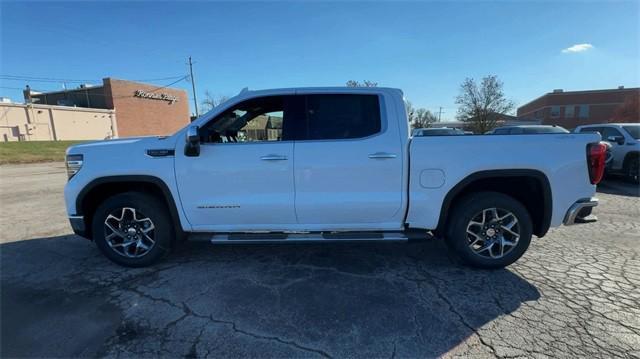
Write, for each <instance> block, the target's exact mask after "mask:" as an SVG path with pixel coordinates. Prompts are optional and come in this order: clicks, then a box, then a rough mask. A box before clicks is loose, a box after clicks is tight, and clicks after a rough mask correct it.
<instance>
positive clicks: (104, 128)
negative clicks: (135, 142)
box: [0, 102, 118, 142]
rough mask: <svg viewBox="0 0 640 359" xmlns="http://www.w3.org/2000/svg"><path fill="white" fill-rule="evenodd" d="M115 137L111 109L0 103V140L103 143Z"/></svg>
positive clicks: (114, 116)
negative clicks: (95, 141) (102, 141)
mask: <svg viewBox="0 0 640 359" xmlns="http://www.w3.org/2000/svg"><path fill="white" fill-rule="evenodd" d="M117 136H118V128H117V123H116V114H115V111H114V110H108V109H97V108H81V107H69V106H52V105H36V104H15V103H2V102H0V141H1V142H8V141H65V140H103V139H108V138H113V137H117Z"/></svg>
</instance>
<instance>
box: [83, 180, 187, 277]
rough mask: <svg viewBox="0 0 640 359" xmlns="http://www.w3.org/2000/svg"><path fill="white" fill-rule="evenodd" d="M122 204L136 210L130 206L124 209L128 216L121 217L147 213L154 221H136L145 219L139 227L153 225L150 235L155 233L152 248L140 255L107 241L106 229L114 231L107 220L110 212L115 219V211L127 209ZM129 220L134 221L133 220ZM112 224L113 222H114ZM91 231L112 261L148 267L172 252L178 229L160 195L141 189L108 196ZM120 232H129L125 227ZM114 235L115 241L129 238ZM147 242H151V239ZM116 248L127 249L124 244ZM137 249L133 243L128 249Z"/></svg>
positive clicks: (122, 216) (97, 210) (127, 265)
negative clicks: (175, 227) (146, 192)
mask: <svg viewBox="0 0 640 359" xmlns="http://www.w3.org/2000/svg"><path fill="white" fill-rule="evenodd" d="M123 208H132V209H134V210H135V212H132V211H130V210H129V209H127V210H125V212H126V216H125V215H121V216H120V217H121V218H125V217H129V218H131V213H135V215H134V216H138V218H141V217H142V216H144V217H145V218H147V219H149V220H150V221H151V223H147V221H142V222H137V223H142V224H141V225H140V227H142V226H144V225H146V226H148V227H151V226H152V227H153V229H152V230H150V231H149V233H148V235H149V236H150V237H151V236H152V239H153V240H154V241H155V242H154V243H153V245H150V249H149V250H148V251H147V252H146V253H145V254H142V255H141V256H139V257H129V256H126V255H125V253H119V252H118V251H117V250H116V249H114V248H112V247H111V246H110V245H109V243H107V239H106V237H107V232H113V231H111V230H110V229H109V228H108V227H107V225H106V224H105V220H107V217H109V215H110V214H111V215H112V217H110V218H111V219H112V220H114V219H113V216H114V215H115V216H116V217H117V216H118V213H124V212H123V211H122V209H123ZM127 222H128V223H129V224H131V223H133V222H134V221H127ZM137 223H136V224H137ZM111 224H112V225H113V223H111ZM141 229H142V228H141ZM92 233H93V239H94V241H95V242H96V245H97V246H98V249H100V251H101V252H102V253H103V254H104V255H105V256H106V257H107V258H109V259H110V260H111V261H113V262H115V263H117V264H120V265H122V266H126V267H146V266H149V265H151V264H153V263H156V262H157V261H158V260H160V259H161V258H163V257H164V256H165V255H167V254H168V253H169V251H170V249H171V244H172V243H173V241H174V239H175V238H174V237H175V230H174V228H173V223H172V221H171V217H170V215H169V212H168V210H167V207H166V206H165V204H164V203H163V202H162V201H161V200H160V199H158V198H157V197H154V196H152V195H149V194H145V193H140V192H126V193H121V194H117V195H114V196H113V197H110V198H108V199H106V200H105V201H104V202H103V203H102V204H100V206H98V208H97V209H96V211H95V213H94V215H93V222H92ZM119 233H122V234H127V233H128V232H127V231H126V230H125V229H124V228H123V229H122V230H121V231H120V232H119ZM109 234H111V233H109ZM134 235H135V233H134ZM140 236H142V234H140ZM112 237H113V238H114V241H118V240H121V241H125V240H126V239H124V238H123V239H120V238H122V237H119V236H112ZM136 238H137V237H136ZM146 243H147V244H148V243H150V242H146ZM117 248H119V249H120V250H121V251H123V252H124V249H123V248H124V247H123V246H120V247H117ZM127 248H131V247H127ZM138 250H139V248H135V246H134V247H133V249H131V250H127V253H129V255H131V253H130V252H131V251H138ZM136 253H137V252H136Z"/></svg>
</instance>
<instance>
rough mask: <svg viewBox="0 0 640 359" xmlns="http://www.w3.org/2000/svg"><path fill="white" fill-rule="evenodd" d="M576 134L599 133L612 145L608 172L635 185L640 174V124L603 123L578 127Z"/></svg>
mask: <svg viewBox="0 0 640 359" xmlns="http://www.w3.org/2000/svg"><path fill="white" fill-rule="evenodd" d="M574 132H576V133H586V132H597V133H599V134H600V136H601V137H602V140H603V141H606V142H607V143H608V144H609V145H611V150H610V151H611V155H612V157H613V159H612V161H611V164H610V165H609V166H608V167H607V170H608V171H610V172H612V173H620V174H622V175H624V176H625V177H626V178H627V179H629V180H631V181H632V182H634V183H638V179H639V174H640V123H603V124H595V125H585V126H578V127H576V129H575V130H574Z"/></svg>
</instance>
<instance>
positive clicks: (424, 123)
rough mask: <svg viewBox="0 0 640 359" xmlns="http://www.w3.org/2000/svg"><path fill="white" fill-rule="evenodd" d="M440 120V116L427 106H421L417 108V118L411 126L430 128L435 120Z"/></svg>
mask: <svg viewBox="0 0 640 359" xmlns="http://www.w3.org/2000/svg"><path fill="white" fill-rule="evenodd" d="M437 121H438V117H437V116H436V115H434V114H433V113H432V112H431V111H429V110H427V109H426V108H419V109H417V110H416V114H415V119H414V120H413V123H412V124H411V126H412V127H413V128H428V127H431V125H432V124H433V123H434V122H437Z"/></svg>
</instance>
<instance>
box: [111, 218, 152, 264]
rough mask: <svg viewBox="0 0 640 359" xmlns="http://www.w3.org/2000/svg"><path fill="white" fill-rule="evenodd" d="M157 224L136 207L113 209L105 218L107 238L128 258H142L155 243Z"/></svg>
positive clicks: (113, 247) (114, 248)
mask: <svg viewBox="0 0 640 359" xmlns="http://www.w3.org/2000/svg"><path fill="white" fill-rule="evenodd" d="M154 230H155V226H154V224H153V221H152V220H151V219H149V218H147V217H146V216H145V215H144V214H142V213H141V212H140V211H136V209H135V208H131V207H123V208H119V209H116V210H114V211H112V212H111V213H110V214H109V215H108V216H107V218H106V219H105V220H104V231H105V240H106V242H107V244H108V245H109V247H111V249H113V250H114V251H115V252H116V253H118V254H120V255H121V256H124V257H127V258H140V257H143V256H144V255H146V254H147V253H149V251H150V250H151V249H152V248H153V246H154V245H155V243H156V241H155V233H154Z"/></svg>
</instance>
